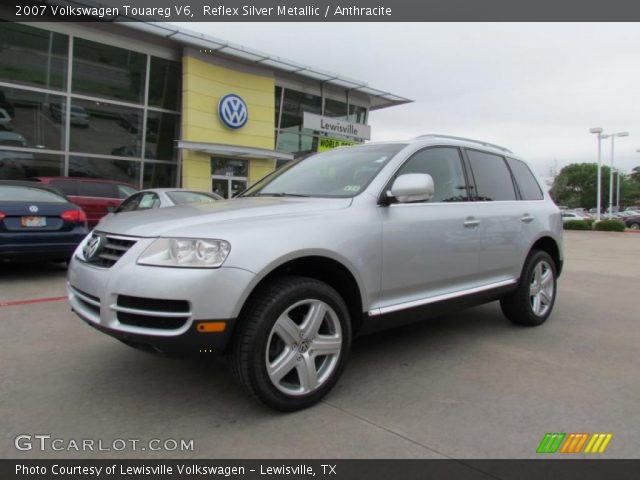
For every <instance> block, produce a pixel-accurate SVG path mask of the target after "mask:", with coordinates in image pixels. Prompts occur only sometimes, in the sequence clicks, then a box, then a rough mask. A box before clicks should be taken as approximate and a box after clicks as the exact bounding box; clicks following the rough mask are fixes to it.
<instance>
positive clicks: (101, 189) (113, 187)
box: [34, 177, 138, 227]
mask: <svg viewBox="0 0 640 480" xmlns="http://www.w3.org/2000/svg"><path fill="white" fill-rule="evenodd" d="M34 180H37V181H39V182H42V183H44V184H47V185H53V186H55V187H57V188H59V189H60V190H62V191H63V192H64V193H65V195H66V196H67V197H68V198H69V200H71V202H73V203H75V204H76V205H78V206H79V207H81V208H82V209H83V210H84V212H85V213H86V214H87V223H88V224H89V227H95V226H96V224H97V223H98V222H99V221H100V219H101V218H102V217H104V216H105V215H106V214H107V213H109V210H110V209H115V208H117V207H119V206H120V204H121V203H122V200H124V199H125V198H127V197H128V196H129V195H131V194H132V193H135V192H137V191H138V189H137V188H136V187H135V186H134V185H131V184H130V183H125V182H116V181H113V180H102V179H99V178H85V177H36V178H34Z"/></svg>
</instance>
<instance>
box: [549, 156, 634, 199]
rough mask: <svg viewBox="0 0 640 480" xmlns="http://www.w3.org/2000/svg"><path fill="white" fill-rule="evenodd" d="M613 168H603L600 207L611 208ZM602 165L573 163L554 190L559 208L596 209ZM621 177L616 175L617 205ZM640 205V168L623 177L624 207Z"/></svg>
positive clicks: (559, 175)
mask: <svg viewBox="0 0 640 480" xmlns="http://www.w3.org/2000/svg"><path fill="white" fill-rule="evenodd" d="M609 171H610V169H609V167H607V166H603V167H602V198H601V199H602V202H601V205H600V207H601V208H607V206H608V205H609ZM597 178H598V165H597V164H596V163H572V164H570V165H567V166H566V167H564V168H563V169H562V170H560V173H559V174H558V176H556V178H555V179H554V182H553V186H552V187H551V195H552V196H553V198H554V200H555V202H556V203H557V204H558V205H566V206H568V207H569V208H587V209H588V208H593V207H595V206H596V195H597V188H596V187H597V184H598V180H597ZM617 182H618V180H617V177H616V175H615V172H614V176H613V188H614V191H613V203H614V204H615V203H616V200H617V199H616V189H617ZM639 202H640V167H636V168H634V170H633V173H631V175H624V174H622V175H620V205H621V206H628V205H634V204H636V203H639Z"/></svg>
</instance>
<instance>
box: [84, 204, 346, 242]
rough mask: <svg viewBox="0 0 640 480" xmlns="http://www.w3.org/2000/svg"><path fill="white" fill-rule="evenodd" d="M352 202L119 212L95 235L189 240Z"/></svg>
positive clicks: (196, 206)
mask: <svg viewBox="0 0 640 480" xmlns="http://www.w3.org/2000/svg"><path fill="white" fill-rule="evenodd" d="M351 202H352V199H351V198H299V197H246V198H236V199H233V200H220V201H217V202H214V203H207V204H205V203H191V204H186V205H179V206H176V207H169V208H158V209H154V210H146V211H138V212H122V213H118V214H112V215H110V216H107V217H104V218H103V219H102V220H101V221H100V223H98V225H97V226H96V230H97V231H101V232H105V233H114V234H119V235H130V236H134V237H160V236H176V237H179V236H189V232H190V231H191V230H197V231H199V232H202V230H203V227H204V228H206V227H208V226H215V225H219V224H222V223H230V222H234V223H236V222H250V221H251V220H253V219H256V218H264V217H268V216H278V217H282V216H296V215H309V214H313V213H319V212H325V211H328V210H339V209H343V208H347V207H348V206H349V205H351Z"/></svg>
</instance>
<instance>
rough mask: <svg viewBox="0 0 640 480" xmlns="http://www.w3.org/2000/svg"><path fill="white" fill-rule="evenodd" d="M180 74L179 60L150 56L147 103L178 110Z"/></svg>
mask: <svg viewBox="0 0 640 480" xmlns="http://www.w3.org/2000/svg"><path fill="white" fill-rule="evenodd" d="M181 76H182V69H181V66H180V62H174V61H172V60H165V59H164V58H158V57H151V71H150V74H149V105H151V106H153V107H160V108H165V109H167V110H180V96H181V95H182V88H181V86H180V85H181Z"/></svg>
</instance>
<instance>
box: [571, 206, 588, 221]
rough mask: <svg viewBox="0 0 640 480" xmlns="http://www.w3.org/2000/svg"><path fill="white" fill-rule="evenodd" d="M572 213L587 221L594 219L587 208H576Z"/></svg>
mask: <svg viewBox="0 0 640 480" xmlns="http://www.w3.org/2000/svg"><path fill="white" fill-rule="evenodd" d="M571 211H572V212H574V213H577V214H578V215H580V216H581V217H582V218H583V219H585V220H588V219H590V218H592V216H591V213H589V212H588V211H587V209H586V208H574V209H573V210H571Z"/></svg>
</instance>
